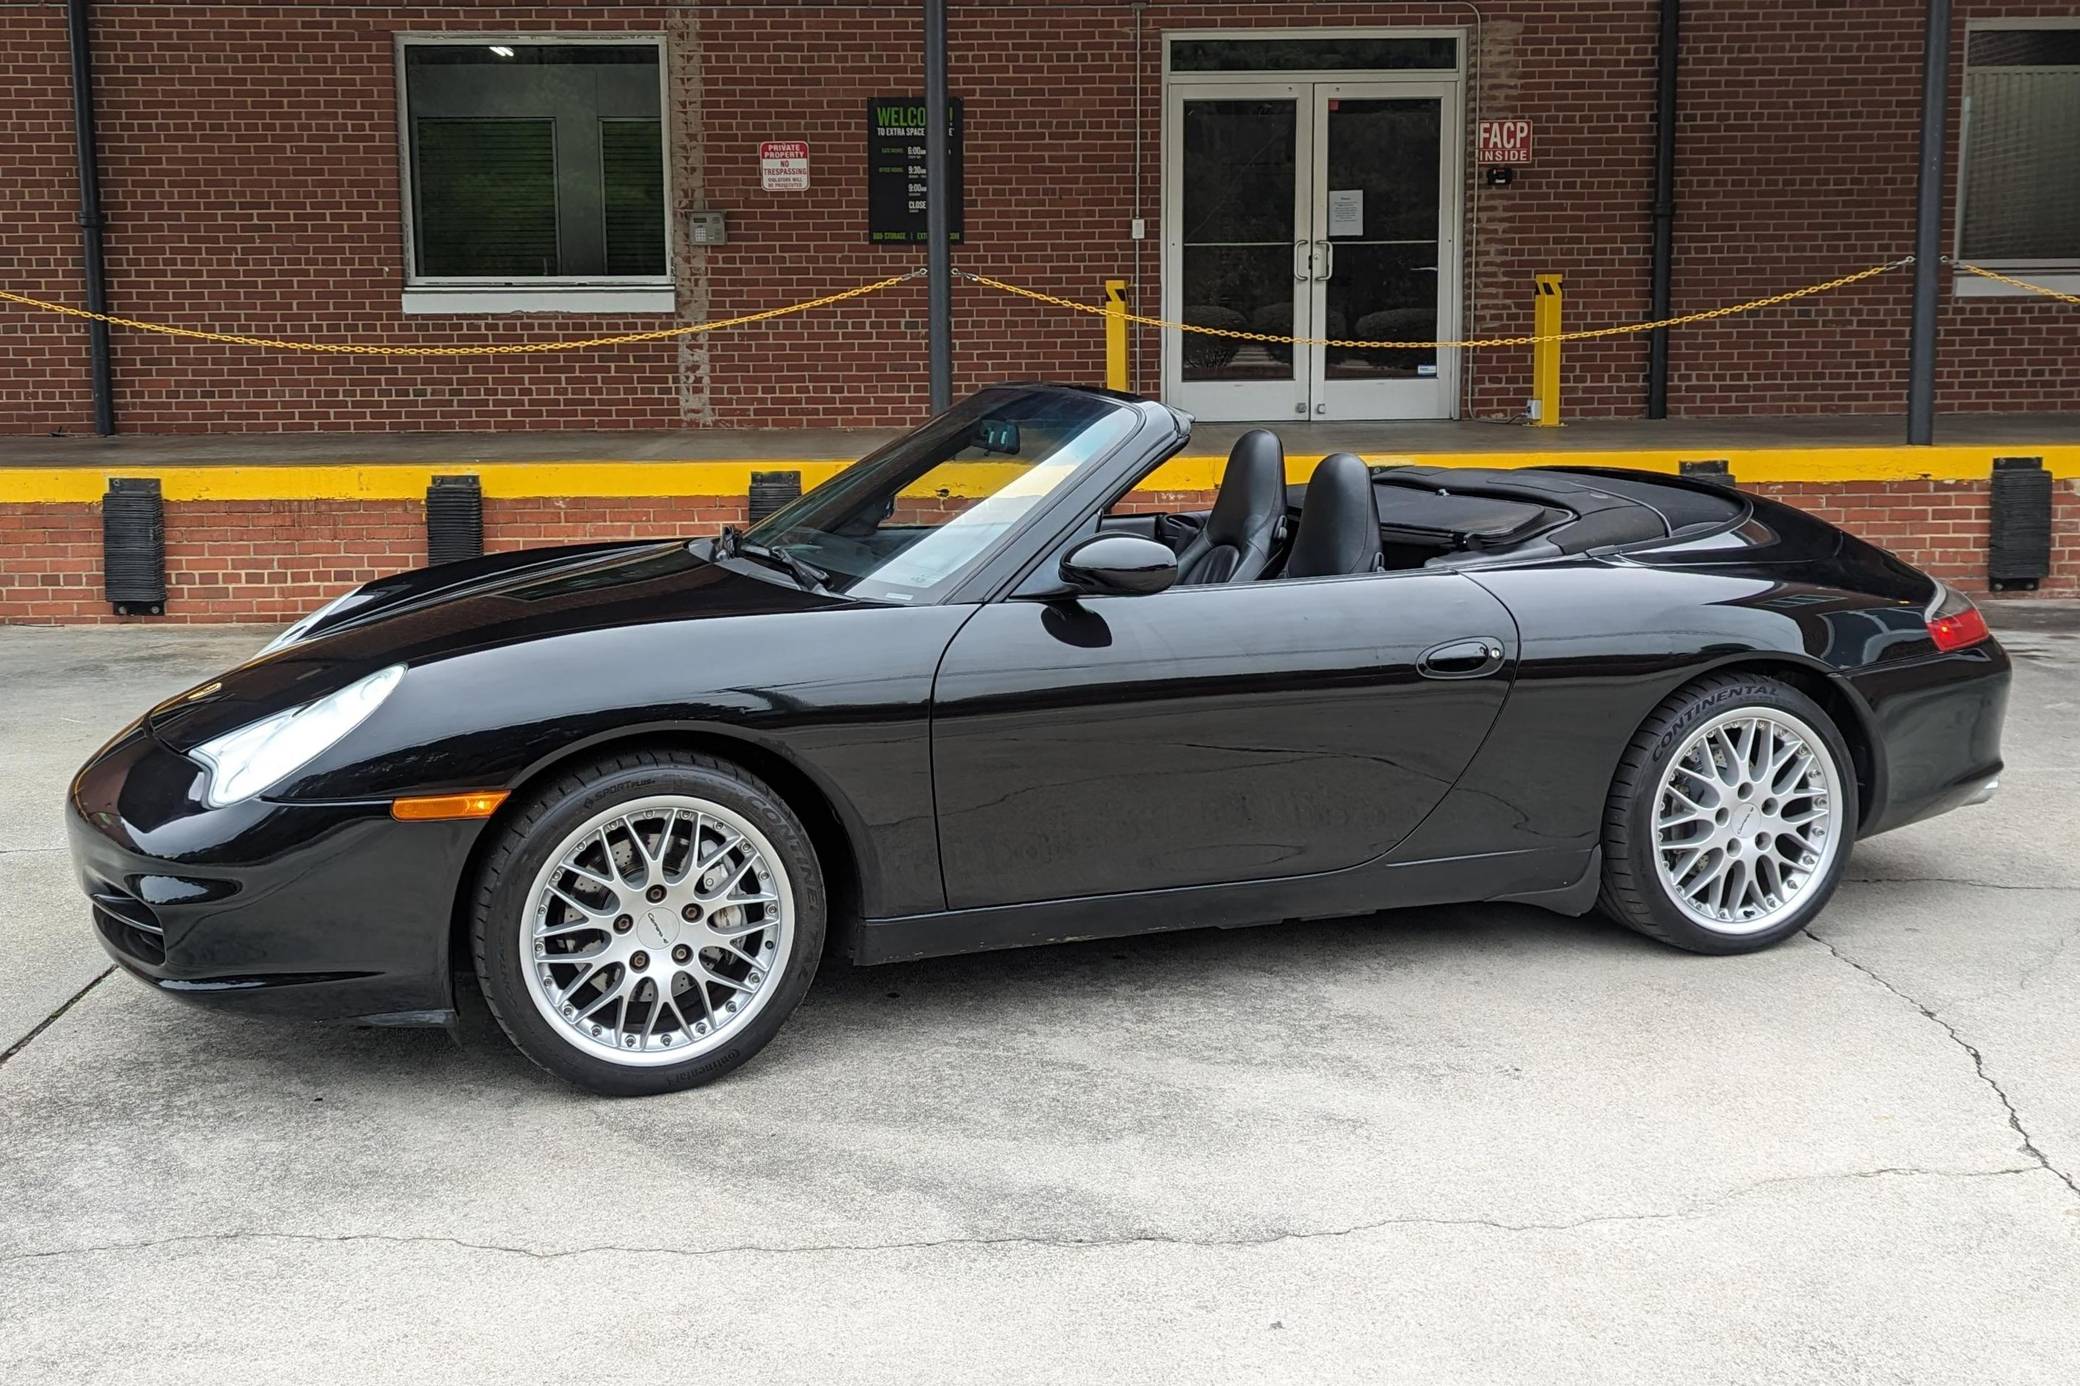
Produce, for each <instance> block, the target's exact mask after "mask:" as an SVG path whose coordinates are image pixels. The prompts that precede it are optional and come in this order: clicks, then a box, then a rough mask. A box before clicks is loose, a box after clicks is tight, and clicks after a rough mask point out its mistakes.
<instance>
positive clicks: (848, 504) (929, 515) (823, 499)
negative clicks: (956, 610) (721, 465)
mask: <svg viewBox="0 0 2080 1386" xmlns="http://www.w3.org/2000/svg"><path fill="white" fill-rule="evenodd" d="M1134 420H1135V415H1134V412H1133V410H1131V409H1129V408H1128V407H1127V406H1125V405H1123V404H1120V403H1118V402H1117V401H1114V400H1109V399H1106V398H1104V397H1102V396H1099V395H1089V394H1083V393H1080V392H1077V391H1073V390H1061V389H1021V388H1017V387H1006V388H1000V389H993V390H984V391H982V392H981V393H979V394H977V395H975V396H973V397H972V398H969V399H967V400H963V401H962V402H961V403H960V404H958V405H955V406H954V407H953V408H952V409H951V410H948V411H947V412H946V413H944V414H941V415H940V416H939V417H938V418H935V419H933V420H932V421H931V422H930V423H928V424H926V425H924V427H922V428H920V429H918V430H917V431H916V432H914V433H910V434H906V435H904V436H903V437H901V438H898V439H897V440H896V441H894V442H893V443H890V444H889V445H888V446H887V447H885V448H882V449H881V450H879V451H878V452H875V453H872V454H870V455H869V456H867V457H866V458H864V459H862V460H861V461H860V462H858V463H856V464H855V465H853V466H851V467H848V468H846V469H845V470H844V471H843V472H841V473H839V474H838V475H837V476H835V477H833V478H832V479H831V480H829V481H827V482H825V483H824V484H823V485H821V486H818V487H817V488H816V489H814V490H813V491H810V492H809V493H808V494H807V495H804V496H802V497H801V498H800V499H799V500H796V501H794V502H792V503H791V504H789V505H787V506H786V507H784V508H782V509H780V510H777V511H775V512H773V514H771V515H769V516H767V517H766V518H765V519H764V520H761V521H760V522H759V523H758V524H756V525H753V526H752V527H751V528H750V529H749V530H747V531H746V532H745V534H744V535H743V537H742V539H741V540H739V542H738V546H737V551H738V552H740V553H745V554H749V555H751V556H754V557H758V556H764V557H768V558H773V557H777V558H778V560H779V562H780V563H781V564H782V565H785V566H788V567H790V568H792V569H793V570H794V571H795V572H796V575H797V576H798V577H802V578H804V580H805V582H807V581H813V582H815V583H817V584H819V585H820V586H822V587H823V588H825V589H827V590H829V591H833V592H844V593H846V594H848V595H851V596H855V597H862V598H866V599H869V600H876V601H895V602H914V601H920V600H924V599H926V598H928V597H933V596H938V595H940V594H942V593H943V592H944V591H945V590H946V589H948V588H950V587H951V586H952V585H953V583H954V582H955V581H957V580H958V579H959V578H961V577H962V576H964V575H965V574H966V573H967V572H968V571H970V570H971V569H972V568H973V567H974V565H975V564H976V563H977V562H978V561H979V560H980V559H981V558H982V557H983V555H984V554H986V553H987V552H989V551H990V550H991V549H992V548H993V547H994V546H995V545H996V543H997V541H998V540H999V539H1001V538H1003V536H1004V535H1005V534H1006V533H1007V532H1008V531H1009V530H1010V529H1011V527H1012V526H1013V525H1015V524H1017V523H1018V522H1019V521H1020V520H1021V519H1022V518H1024V517H1025V516H1026V515H1027V514H1028V513H1030V512H1031V511H1032V510H1033V509H1034V507H1036V506H1038V505H1039V504H1041V502H1042V501H1044V500H1045V499H1046V498H1047V497H1048V496H1050V495H1053V494H1054V493H1055V492H1057V491H1059V490H1060V489H1061V488H1062V487H1063V486H1065V485H1067V484H1068V483H1069V482H1070V480H1071V479H1072V478H1074V477H1075V476H1076V475H1077V474H1078V473H1079V472H1081V471H1082V470H1083V469H1084V468H1085V467H1086V466H1088V465H1089V464H1090V463H1092V462H1093V461H1095V460H1096V459H1098V458H1101V457H1103V456H1105V455H1106V454H1107V453H1109V452H1110V451H1111V450H1112V449H1113V448H1114V447H1116V446H1118V445H1119V443H1120V442H1121V441H1122V440H1124V439H1125V438H1126V437H1127V436H1128V434H1129V433H1131V432H1132V431H1133V427H1134Z"/></svg>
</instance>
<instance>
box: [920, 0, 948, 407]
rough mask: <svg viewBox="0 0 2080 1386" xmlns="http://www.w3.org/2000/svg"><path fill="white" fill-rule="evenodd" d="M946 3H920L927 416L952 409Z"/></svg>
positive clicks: (942, 0) (930, 0)
mask: <svg viewBox="0 0 2080 1386" xmlns="http://www.w3.org/2000/svg"><path fill="white" fill-rule="evenodd" d="M947 106H948V102H947V99H946V0H924V122H925V123H924V197H925V210H924V236H925V287H926V298H927V300H928V302H929V308H930V317H931V365H932V412H933V413H934V414H936V413H938V412H939V411H940V410H942V409H950V408H952V407H953V257H952V254H951V251H950V249H949V247H948V246H947V244H946V234H947V210H948V207H949V204H950V202H951V198H950V195H949V192H948V189H947V186H946V120H947Z"/></svg>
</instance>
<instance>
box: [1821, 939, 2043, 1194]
mask: <svg viewBox="0 0 2080 1386" xmlns="http://www.w3.org/2000/svg"><path fill="white" fill-rule="evenodd" d="M1799 932H1800V933H1803V934H1804V935H1805V936H1806V937H1807V938H1809V939H1811V940H1813V942H1815V943H1817V944H1819V945H1820V946H1821V947H1822V948H1825V949H1826V950H1827V951H1828V952H1829V953H1831V954H1833V955H1834V957H1835V959H1836V960H1837V961H1839V962H1842V963H1845V964H1847V965H1848V966H1850V967H1853V968H1855V969H1856V970H1857V971H1858V972H1861V973H1862V974H1863V975H1864V976H1866V977H1868V978H1870V979H1871V980H1872V981H1873V982H1876V983H1877V984H1878V985H1879V986H1881V987H1883V988H1885V990H1887V991H1889V992H1891V993H1892V994H1893V995H1894V996H1897V997H1898V998H1899V999H1900V1000H1902V1001H1904V1002H1906V1003H1907V1004H1908V1005H1909V1006H1912V1007H1913V1008H1914V1009H1915V1010H1917V1011H1919V1012H1920V1013H1921V1014H1922V1015H1923V1016H1925V1017H1926V1018H1927V1019H1929V1020H1931V1021H1933V1022H1935V1023H1936V1024H1937V1025H1939V1026H1941V1027H1942V1030H1943V1033H1944V1034H1946V1035H1948V1036H1949V1037H1950V1042H1951V1043H1952V1044H1955V1045H1956V1046H1957V1047H1958V1048H1960V1049H1962V1050H1963V1051H1964V1052H1965V1053H1967V1054H1969V1055H1971V1058H1972V1069H1973V1071H1974V1072H1975V1073H1977V1074H1978V1075H1979V1081H1980V1082H1982V1083H1984V1084H1985V1085H1986V1086H1987V1087H1988V1088H1991V1089H1992V1090H1993V1095H1994V1096H1995V1097H1997V1098H1999V1099H2000V1102H2001V1106H2002V1108H2004V1109H2005V1110H2006V1111H2007V1113H2008V1125H2009V1126H2010V1127H2012V1128H2013V1129H2014V1132H2015V1135H2016V1137H2017V1138H2018V1139H2020V1140H2021V1142H2022V1152H2023V1154H2025V1155H2027V1156H2029V1157H2030V1158H2031V1159H2032V1160H2035V1161H2036V1162H2037V1164H2038V1165H2039V1166H2040V1167H2042V1168H2043V1169H2044V1170H2045V1171H2046V1172H2047V1173H2049V1174H2051V1175H2053V1176H2055V1177H2056V1178H2057V1179H2058V1181H2059V1182H2060V1183H2062V1184H2064V1185H2065V1186H2066V1188H2067V1189H2069V1190H2071V1191H2072V1193H2073V1194H2074V1196H2076V1197H2080V1183H2075V1182H2074V1180H2073V1176H2072V1175H2070V1174H2068V1173H2067V1172H2066V1171H2064V1170H2062V1169H2060V1168H2059V1167H2058V1166H2057V1165H2054V1164H2052V1163H2051V1158H2050V1157H2049V1156H2048V1155H2046V1154H2045V1153H2044V1152H2043V1151H2042V1150H2039V1149H2038V1148H2037V1142H2036V1139H2035V1138H2034V1137H2032V1136H2031V1135H2030V1133H2029V1129H2028V1128H2027V1127H2025V1126H2024V1125H2023V1124H2022V1113H2020V1112H2018V1111H2017V1110H2015V1103H2014V1102H2013V1101H2012V1100H2010V1099H2009V1097H2008V1093H2007V1090H2006V1089H2004V1088H2003V1087H2001V1085H2000V1084H1999V1083H1997V1082H1995V1081H1994V1078H1993V1075H1992V1074H1990V1073H1988V1072H1987V1071H1986V1056H1985V1055H1984V1054H1982V1053H1980V1052H1979V1047H1978V1046H1977V1045H1975V1044H1973V1043H1972V1042H1971V1041H1970V1040H1968V1039H1966V1038H1965V1037H1964V1036H1963V1035H1961V1034H1959V1033H1958V1031H1957V1027H1956V1026H1955V1025H1952V1024H1951V1023H1950V1022H1949V1021H1947V1020H1945V1019H1943V1017H1941V1016H1940V1015H1937V1014H1936V1013H1935V1012H1934V1011H1932V1010H1930V1009H1929V1008H1928V1007H1927V1006H1924V1005H1922V1004H1921V1003H1920V1002H1919V1001H1916V1000H1915V999H1914V998H1913V997H1911V996H1909V995H1907V994H1906V993H1905V992H1903V991H1901V990H1900V989H1899V988H1898V987H1896V986H1894V985H1893V984H1892V983H1890V982H1888V981H1886V980H1885V979H1884V978H1883V977H1881V976H1880V975H1878V973H1876V972H1874V971H1872V970H1871V969H1870V968H1868V967H1865V966H1864V965H1863V964H1862V963H1860V962H1858V961H1856V959H1854V958H1852V957H1850V956H1849V955H1848V954H1847V953H1844V952H1843V951H1842V950H1841V949H1839V948H1837V947H1835V946H1834V944H1832V943H1830V942H1829V941H1828V940H1826V939H1824V938H1822V937H1820V935H1818V934H1816V933H1814V932H1813V931H1812V930H1811V929H1810V928H1805V929H1801V930H1799Z"/></svg>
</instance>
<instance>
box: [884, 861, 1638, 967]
mask: <svg viewBox="0 0 2080 1386" xmlns="http://www.w3.org/2000/svg"><path fill="white" fill-rule="evenodd" d="M1600 868H1601V853H1600V851H1599V850H1598V849H1597V848H1594V847H1583V848H1547V849H1540V850H1537V851H1527V852H1499V853H1492V854H1485V855H1482V856H1474V857H1449V858H1444V859H1441V860H1436V861H1414V862H1368V863H1366V864H1365V865H1363V866H1355V867H1352V868H1350V869H1349V870H1347V871H1332V872H1326V873H1324V874H1322V875H1318V876H1301V877H1293V878H1286V879H1282V880H1269V881H1244V882H1240V883H1238V884H1234V885H1217V886H1187V887H1183V888H1180V889H1176V890H1148V891H1135V892H1133V893H1131V894H1124V895H1097V896H1088V897H1085V898H1082V899H1075V900H1047V901H1042V902H1041V903H1039V904H1031V905H996V906H991V907H989V908H987V909H972V910H943V911H940V912H938V913H935V914H914V915H906V916H904V917H902V918H899V919H867V920H862V921H860V922H859V923H858V924H857V925H856V926H855V928H854V931H853V936H852V941H851V947H850V949H849V950H848V952H849V954H850V957H851V959H852V961H853V962H854V963H857V964H859V965H861V966H869V965H872V964H876V963H891V962H908V961H910V960H912V959H915V958H937V957H947V956H950V955H952V954H956V953H981V952H987V951H989V950H992V949H997V948H1025V947H1029V946H1031V945H1033V944H1039V943H1070V942H1074V941H1076V940H1079V939H1094V938H1124V937H1127V936H1128V935H1131V934H1155V933H1165V932H1168V931H1170V930H1175V929H1204V928H1214V929H1239V928H1250V927H1253V926H1256V925H1260V924H1282V923H1285V922H1287V921H1290V920H1298V919H1334V918H1340V917H1344V916H1348V915H1357V914H1371V913H1372V912H1373V911H1375V910H1388V909H1406V908H1409V907H1412V906H1422V905H1445V904H1462V903H1467V902H1472V901H1481V900H1511V901H1518V902H1521V903H1523V904H1528V905H1538V906H1540V907H1542V908H1545V909H1550V910H1556V911H1558V912H1560V913H1562V914H1583V913H1586V912H1587V911H1588V909H1589V908H1590V907H1591V906H1592V905H1594V904H1595V902H1596V888H1597V882H1598V877H1599V875H1600V874H1601V872H1600Z"/></svg>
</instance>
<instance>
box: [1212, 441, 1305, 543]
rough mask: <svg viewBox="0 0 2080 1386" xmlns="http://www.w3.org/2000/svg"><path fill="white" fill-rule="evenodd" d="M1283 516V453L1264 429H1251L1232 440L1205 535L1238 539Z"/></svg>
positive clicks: (1282, 447) (1278, 444)
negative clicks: (1225, 467) (1233, 443)
mask: <svg viewBox="0 0 2080 1386" xmlns="http://www.w3.org/2000/svg"><path fill="white" fill-rule="evenodd" d="M1285 512H1286V450H1285V445H1284V444H1282V443H1280V442H1279V441H1278V435H1277V434H1276V433H1273V432H1272V431H1271V430H1270V429H1268V428H1253V429H1251V430H1250V431H1249V432H1247V433H1245V434H1243V435H1242V436H1241V437H1240V438H1237V439H1236V440H1235V446H1234V447H1233V448H1231V449H1229V451H1228V467H1227V470H1226V471H1224V472H1223V473H1221V489H1220V494H1219V495H1217V496H1215V497H1214V499H1213V513H1212V514H1210V515H1208V516H1207V517H1206V531H1207V533H1208V534H1211V535H1215V536H1217V537H1222V538H1239V537H1240V536H1242V535H1244V534H1247V533H1249V532H1251V531H1252V530H1255V529H1257V528H1260V527H1263V526H1265V525H1268V524H1270V523H1273V522H1274V521H1276V520H1277V519H1279V518H1282V517H1283V516H1284V515H1285Z"/></svg>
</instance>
